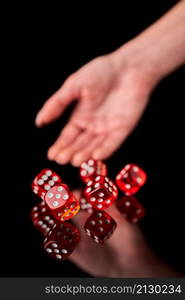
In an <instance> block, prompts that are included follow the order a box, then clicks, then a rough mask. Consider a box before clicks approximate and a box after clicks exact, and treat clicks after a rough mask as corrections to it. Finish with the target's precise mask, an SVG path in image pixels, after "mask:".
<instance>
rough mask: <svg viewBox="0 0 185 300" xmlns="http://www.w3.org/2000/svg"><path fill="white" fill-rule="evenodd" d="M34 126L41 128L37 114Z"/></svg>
mask: <svg viewBox="0 0 185 300" xmlns="http://www.w3.org/2000/svg"><path fill="white" fill-rule="evenodd" d="M35 125H36V126H37V127H41V126H42V122H41V118H40V115H39V114H38V115H37V116H36V119H35Z"/></svg>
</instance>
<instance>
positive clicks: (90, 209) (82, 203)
mask: <svg viewBox="0 0 185 300" xmlns="http://www.w3.org/2000/svg"><path fill="white" fill-rule="evenodd" d="M80 208H81V210H85V211H86V212H88V213H89V214H92V212H93V210H94V209H93V207H92V204H91V203H89V202H88V201H87V200H86V199H85V198H84V197H82V198H81V199H80Z"/></svg>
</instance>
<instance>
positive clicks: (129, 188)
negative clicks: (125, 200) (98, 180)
mask: <svg viewBox="0 0 185 300" xmlns="http://www.w3.org/2000/svg"><path fill="white" fill-rule="evenodd" d="M146 178H147V176H146V173H145V172H144V171H143V170H142V169H141V168H140V167H138V166H137V165H135V164H128V165H126V166H125V167H124V168H123V169H122V170H121V172H120V173H119V174H118V175H117V177H116V183H117V185H118V187H119V188H120V190H121V191H122V192H124V193H125V195H132V194H135V193H137V192H138V191H139V189H140V188H141V187H142V186H143V185H144V184H145V182H146Z"/></svg>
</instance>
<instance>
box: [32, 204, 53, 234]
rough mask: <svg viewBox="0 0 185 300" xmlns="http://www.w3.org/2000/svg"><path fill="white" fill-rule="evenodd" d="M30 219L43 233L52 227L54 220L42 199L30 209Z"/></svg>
mask: <svg viewBox="0 0 185 300" xmlns="http://www.w3.org/2000/svg"><path fill="white" fill-rule="evenodd" d="M31 220H32V222H33V225H34V226H35V227H36V228H37V229H38V230H39V231H40V232H41V233H42V234H43V235H47V233H48V232H49V231H50V230H51V229H52V228H53V226H54V224H55V223H56V220H54V218H53V215H52V214H51V212H50V211H49V209H48V207H47V205H46V204H45V203H44V202H43V201H42V202H41V203H39V204H38V205H36V206H35V207H34V208H33V209H32V211H31Z"/></svg>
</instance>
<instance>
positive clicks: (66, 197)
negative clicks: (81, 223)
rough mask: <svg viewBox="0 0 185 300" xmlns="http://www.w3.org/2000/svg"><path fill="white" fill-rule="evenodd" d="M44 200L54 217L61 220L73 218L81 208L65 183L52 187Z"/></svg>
mask: <svg viewBox="0 0 185 300" xmlns="http://www.w3.org/2000/svg"><path fill="white" fill-rule="evenodd" d="M44 201H45V202H46V204H47V206H48V207H49V209H50V210H51V213H52V214H53V215H54V217H55V218H56V219H57V220H60V221H66V220H68V219H71V218H72V217H74V216H75V215H76V214H77V213H78V211H79V209H80V205H79V201H78V200H77V199H76V198H75V196H74V195H73V193H72V192H71V191H70V189H69V187H68V186H67V185H66V184H64V183H60V184H58V185H55V186H54V187H52V188H51V189H50V190H49V191H48V192H47V193H46V195H45V198H44Z"/></svg>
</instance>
